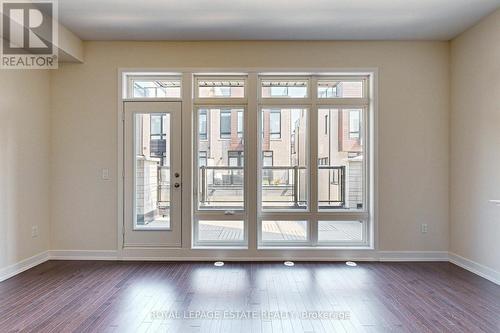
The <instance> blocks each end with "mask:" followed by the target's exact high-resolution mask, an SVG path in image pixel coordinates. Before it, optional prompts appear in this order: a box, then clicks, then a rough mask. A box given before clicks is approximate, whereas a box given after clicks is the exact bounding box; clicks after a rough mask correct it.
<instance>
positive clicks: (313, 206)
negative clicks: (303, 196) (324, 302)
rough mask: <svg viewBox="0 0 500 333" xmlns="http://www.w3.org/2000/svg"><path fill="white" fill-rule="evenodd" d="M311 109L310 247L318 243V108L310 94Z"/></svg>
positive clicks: (314, 83)
mask: <svg viewBox="0 0 500 333" xmlns="http://www.w3.org/2000/svg"><path fill="white" fill-rule="evenodd" d="M317 81H318V80H317V78H316V77H312V79H311V91H313V90H314V91H315V90H316V86H317ZM311 97H312V99H311V101H312V102H311V107H310V112H309V142H310V145H309V154H310V155H309V156H310V161H309V168H310V169H309V183H310V188H309V193H310V194H309V198H310V208H309V210H310V211H311V213H312V214H311V217H310V219H309V228H310V229H309V230H310V239H311V243H312V245H313V246H314V245H316V244H317V242H318V219H317V218H316V212H317V211H318V134H317V133H318V130H319V128H318V107H317V104H316V101H317V98H316V93H312V94H311Z"/></svg>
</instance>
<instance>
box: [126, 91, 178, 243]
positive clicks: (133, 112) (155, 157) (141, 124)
mask: <svg viewBox="0 0 500 333" xmlns="http://www.w3.org/2000/svg"><path fill="white" fill-rule="evenodd" d="M123 110H124V129H125V130H124V143H125V144H124V190H125V191H124V210H125V211H124V217H125V218H124V229H123V230H124V235H123V239H124V241H123V243H124V244H123V245H124V247H180V246H181V194H182V175H181V170H182V168H181V110H182V108H181V102H163V101H127V102H124V107H123Z"/></svg>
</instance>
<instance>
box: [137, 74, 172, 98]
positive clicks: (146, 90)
mask: <svg viewBox="0 0 500 333" xmlns="http://www.w3.org/2000/svg"><path fill="white" fill-rule="evenodd" d="M128 84H129V89H128V91H129V96H128V97H131V98H175V99H177V98H181V79H180V78H179V77H169V76H165V77H162V76H158V77H147V76H146V77H142V76H130V77H129V81H128Z"/></svg>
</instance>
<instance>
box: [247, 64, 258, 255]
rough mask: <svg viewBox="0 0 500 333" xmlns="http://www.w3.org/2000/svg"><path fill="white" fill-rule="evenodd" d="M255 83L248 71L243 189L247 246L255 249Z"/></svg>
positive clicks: (254, 75) (256, 201)
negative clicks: (244, 193) (244, 192)
mask: <svg viewBox="0 0 500 333" xmlns="http://www.w3.org/2000/svg"><path fill="white" fill-rule="evenodd" d="M257 85H258V79H257V74H256V73H249V74H248V79H247V90H246V91H247V101H248V106H247V112H245V113H244V116H245V136H246V137H245V141H246V143H247V144H246V145H245V147H246V152H245V154H246V156H247V157H246V159H245V168H246V170H245V182H246V186H245V191H246V195H245V198H246V206H245V207H246V214H247V218H246V228H247V235H248V248H249V249H251V250H252V249H253V250H255V249H257V238H258V237H257V230H258V228H259V225H260V221H259V220H258V214H257V206H258V188H257V184H258V182H257V181H255V180H256V179H259V176H258V175H259V172H258V170H257V166H258V162H257V160H258V157H257V151H260V149H259V148H258V145H259V142H260V141H259V136H260V135H257V133H259V131H258V127H257V124H258V113H259V111H258V110H257V98H258V97H257V96H258V92H257Z"/></svg>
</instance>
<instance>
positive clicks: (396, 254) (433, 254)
mask: <svg viewBox="0 0 500 333" xmlns="http://www.w3.org/2000/svg"><path fill="white" fill-rule="evenodd" d="M378 256H379V261H448V252H447V251H378Z"/></svg>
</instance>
